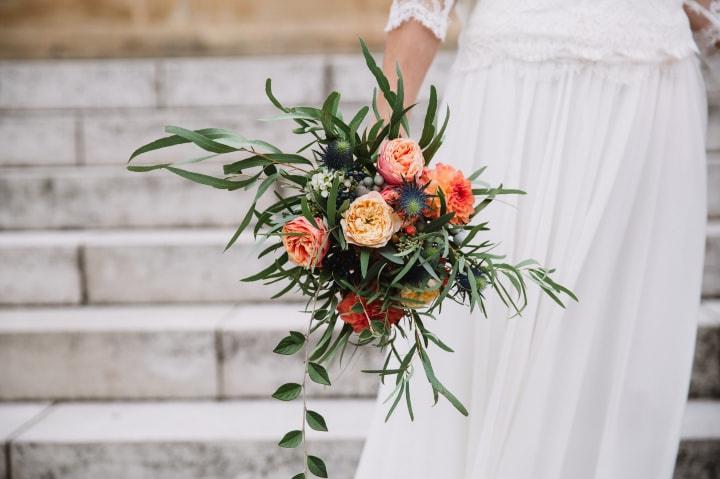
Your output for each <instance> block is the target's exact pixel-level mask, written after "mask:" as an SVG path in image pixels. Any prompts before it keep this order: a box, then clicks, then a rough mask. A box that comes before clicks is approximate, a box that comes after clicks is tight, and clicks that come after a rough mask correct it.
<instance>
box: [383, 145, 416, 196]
mask: <svg viewBox="0 0 720 479" xmlns="http://www.w3.org/2000/svg"><path fill="white" fill-rule="evenodd" d="M423 166H425V160H424V159H423V155H422V150H421V149H420V145H418V144H417V142H415V141H414V140H411V139H409V138H395V139H393V140H387V141H385V142H384V143H383V144H382V145H381V146H380V153H379V154H378V159H377V170H378V173H380V175H381V176H382V177H383V179H384V180H385V182H386V183H387V184H389V185H395V186H397V185H401V184H402V183H403V180H406V181H411V180H414V179H416V178H417V177H418V176H419V175H420V173H422V169H423Z"/></svg>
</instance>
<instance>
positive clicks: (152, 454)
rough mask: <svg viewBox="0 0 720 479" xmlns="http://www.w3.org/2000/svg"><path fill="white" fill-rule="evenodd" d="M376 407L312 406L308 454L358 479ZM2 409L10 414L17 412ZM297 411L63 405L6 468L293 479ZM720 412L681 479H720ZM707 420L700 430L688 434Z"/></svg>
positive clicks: (680, 471) (339, 477)
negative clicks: (317, 429) (317, 426)
mask: <svg viewBox="0 0 720 479" xmlns="http://www.w3.org/2000/svg"><path fill="white" fill-rule="evenodd" d="M373 405H374V403H373V402H370V401H363V402H360V401H351V402H348V401H334V402H327V401H312V402H311V407H312V408H314V409H316V410H318V411H322V413H323V414H324V415H325V417H326V419H327V420H328V426H329V429H330V432H329V433H319V434H313V435H312V437H311V452H312V453H315V454H317V455H320V456H322V457H324V458H325V459H326V460H327V464H328V471H329V473H330V476H331V477H333V478H335V479H351V478H352V475H353V471H354V469H355V467H356V465H357V461H358V458H359V455H360V452H361V448H362V443H363V440H364V439H363V438H364V436H365V434H366V431H367V426H368V419H369V418H370V416H371V413H372V408H373ZM4 407H5V408H9V409H10V411H9V412H12V409H11V408H13V406H4ZM299 407H300V405H299V403H290V404H279V403H277V402H275V403H270V402H268V401H257V402H224V403H203V402H199V403H165V404H158V403H149V404H138V403H136V404H123V403H115V404H93V403H90V404H66V405H62V404H61V405H57V406H51V407H50V408H48V409H45V410H44V411H42V412H38V413H37V415H36V417H35V418H34V420H33V419H28V420H27V421H28V422H29V424H26V425H25V426H24V427H21V426H19V427H20V430H19V431H15V432H14V433H10V435H9V438H8V442H9V446H8V447H7V448H6V451H7V453H8V454H9V456H10V457H9V460H8V461H7V463H8V464H9V465H10V468H11V471H12V477H13V479H36V478H39V477H53V478H54V479H86V478H87V479H91V478H92V479H96V478H98V477H102V478H103V479H115V478H118V479H120V478H122V479H126V478H128V477H132V479H146V478H147V479H185V478H188V479H191V478H192V479H196V478H199V477H202V478H204V479H225V478H227V479H230V478H232V479H258V478H266V479H280V478H288V477H291V476H293V475H294V474H296V473H297V472H299V471H298V467H299V466H298V465H299V464H300V462H299V461H298V455H299V451H297V450H293V451H288V450H279V449H277V447H276V442H277V440H278V438H279V437H281V436H282V434H283V433H284V432H285V429H286V428H287V427H290V426H288V425H289V424H292V423H293V422H295V421H297V420H298V418H297V415H298V410H299V409H298V408H299ZM718 407H719V406H718V405H717V404H704V403H703V404H694V403H690V404H689V407H688V411H687V413H686V417H685V424H684V427H683V441H682V444H681V449H680V452H679V455H678V464H677V467H676V471H675V476H674V477H675V479H715V478H716V477H717V475H716V473H717V472H718V471H719V470H720V456H719V455H718V451H720V428H718V424H717V417H713V416H712V415H717V414H718V412H720V411H718ZM2 410H3V406H0V414H2ZM400 414H402V412H400ZM695 416H697V417H695ZM701 416H702V417H701ZM705 416H707V417H705ZM703 419H704V421H705V423H706V424H705V425H703V427H702V430H697V431H695V430H692V429H693V427H691V426H692V423H693V422H696V421H697V420H703ZM393 420H407V419H406V418H404V417H403V418H400V417H397V418H393ZM708 422H709V423H712V424H711V426H710V427H708V426H707V423H708ZM689 426H690V427H689ZM311 432H312V431H311ZM0 477H2V476H0Z"/></svg>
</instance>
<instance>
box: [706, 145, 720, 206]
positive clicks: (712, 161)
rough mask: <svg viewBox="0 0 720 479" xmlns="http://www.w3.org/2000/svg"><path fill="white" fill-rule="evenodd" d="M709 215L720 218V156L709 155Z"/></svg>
mask: <svg viewBox="0 0 720 479" xmlns="http://www.w3.org/2000/svg"><path fill="white" fill-rule="evenodd" d="M707 191H708V215H709V216H710V217H711V218H720V155H718V154H710V155H708V190H707Z"/></svg>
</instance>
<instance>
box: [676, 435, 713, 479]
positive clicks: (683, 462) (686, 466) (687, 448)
mask: <svg viewBox="0 0 720 479" xmlns="http://www.w3.org/2000/svg"><path fill="white" fill-rule="evenodd" d="M718 477H720V440H687V441H683V442H682V443H680V450H679V451H678V457H677V462H676V464H675V474H674V475H673V478H674V479H717V478H718Z"/></svg>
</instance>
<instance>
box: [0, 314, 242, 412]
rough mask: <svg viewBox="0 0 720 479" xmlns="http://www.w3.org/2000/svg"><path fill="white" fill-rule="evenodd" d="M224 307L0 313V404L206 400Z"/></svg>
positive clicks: (213, 374) (213, 376) (211, 389)
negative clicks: (42, 400)
mask: <svg viewBox="0 0 720 479" xmlns="http://www.w3.org/2000/svg"><path fill="white" fill-rule="evenodd" d="M230 309H231V308H230V306H183V307H163V308H153V307H142V308H115V307H110V308H93V307H86V308H65V309H61V310H57V309H39V310H35V309H33V310H23V309H11V310H5V311H0V399H3V400H18V399H124V398H126V399H147V398H174V399H177V398H210V397H215V396H216V392H217V384H216V378H217V372H216V352H215V330H216V327H217V324H218V322H219V321H220V319H222V317H223V316H225V315H226V314H227V313H228V312H229V311H230Z"/></svg>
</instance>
